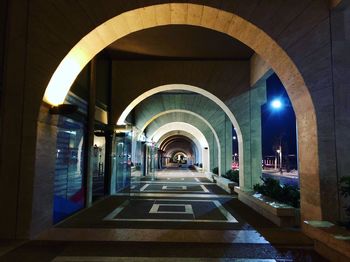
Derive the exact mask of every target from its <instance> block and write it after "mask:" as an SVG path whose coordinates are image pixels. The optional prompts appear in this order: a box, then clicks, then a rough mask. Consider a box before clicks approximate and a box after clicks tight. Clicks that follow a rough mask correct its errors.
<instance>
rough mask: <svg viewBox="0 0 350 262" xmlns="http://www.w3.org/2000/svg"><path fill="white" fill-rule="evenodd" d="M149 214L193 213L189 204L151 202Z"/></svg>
mask: <svg viewBox="0 0 350 262" xmlns="http://www.w3.org/2000/svg"><path fill="white" fill-rule="evenodd" d="M149 213H150V214H188V215H193V209H192V205H190V204H153V206H152V208H151V210H150V211H149Z"/></svg>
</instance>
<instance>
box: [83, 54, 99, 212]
mask: <svg viewBox="0 0 350 262" xmlns="http://www.w3.org/2000/svg"><path fill="white" fill-rule="evenodd" d="M89 82H90V83H89V98H88V115H87V136H86V144H87V146H86V151H87V158H86V159H87V163H86V183H85V185H86V202H85V203H86V206H87V207H89V206H91V204H92V183H93V155H94V125H95V105H96V59H93V60H91V62H90V79H89Z"/></svg>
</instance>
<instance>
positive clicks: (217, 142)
mask: <svg viewBox="0 0 350 262" xmlns="http://www.w3.org/2000/svg"><path fill="white" fill-rule="evenodd" d="M171 113H185V114H189V115H193V116H194V117H196V118H198V119H200V120H201V121H202V122H204V123H205V124H206V125H207V126H208V128H209V129H210V131H211V132H212V133H213V135H214V138H215V141H216V144H217V147H218V170H219V175H221V171H222V170H221V147H220V146H221V143H220V139H219V136H218V135H217V133H216V131H215V129H214V127H213V126H212V125H211V124H210V123H209V121H208V120H206V119H205V118H204V117H202V116H201V115H199V114H197V113H194V112H192V111H189V110H183V109H174V110H167V111H163V112H161V113H158V114H156V115H154V116H152V117H151V118H150V119H149V120H148V121H147V122H146V123H145V124H144V126H143V127H142V128H141V133H142V132H143V131H144V130H145V129H146V128H147V126H148V125H150V124H151V123H152V122H153V121H154V120H156V119H157V118H159V117H161V116H164V115H167V114H171ZM231 114H232V113H231ZM151 137H152V136H151ZM204 147H208V145H207V146H204ZM209 170H210V169H209ZM240 172H241V173H242V175H243V169H241V171H240Z"/></svg>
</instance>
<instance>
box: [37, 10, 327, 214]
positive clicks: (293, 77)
mask: <svg viewBox="0 0 350 262" xmlns="http://www.w3.org/2000/svg"><path fill="white" fill-rule="evenodd" d="M170 24H184V25H193V26H200V27H205V28H209V29H213V30H216V31H219V32H221V33H225V34H228V35H229V36H231V37H233V38H236V39H238V40H239V41H241V42H243V43H244V44H245V45H247V46H249V47H250V48H251V49H253V50H254V51H255V52H256V53H257V54H259V55H260V56H261V57H262V59H264V60H265V61H266V62H267V63H268V64H269V65H270V66H271V67H272V69H273V70H274V71H275V72H276V73H277V74H278V76H279V78H280V79H281V81H282V83H283V85H284V86H285V88H286V90H287V92H288V95H289V97H290V99H291V101H292V104H293V107H294V110H295V113H296V117H297V124H298V138H299V144H298V149H299V157H300V168H299V169H300V178H301V190H302V194H301V195H302V201H301V208H302V209H305V210H308V209H310V210H313V212H312V218H313V219H322V209H321V192H320V178H319V158H318V134H317V123H316V122H317V118H316V114H315V109H314V106H313V103H312V100H311V96H310V94H309V92H308V89H307V87H306V85H305V82H304V79H303V77H302V75H301V74H300V72H299V70H298V68H297V67H296V65H295V64H294V63H293V61H292V60H291V58H290V57H289V56H288V55H287V54H286V52H285V51H284V50H283V49H282V48H281V47H280V46H279V45H278V44H277V43H276V42H275V41H274V40H273V39H272V38H271V37H270V36H269V35H268V34H266V33H265V32H264V31H263V30H261V29H260V28H258V27H257V26H255V25H254V24H252V23H250V22H248V21H247V20H245V19H243V18H241V17H239V16H237V15H235V14H233V13H230V12H226V11H223V10H220V9H217V8H213V7H209V6H205V5H198V4H189V3H167V4H159V5H152V6H147V7H143V8H138V9H134V10H131V11H128V12H125V13H122V14H120V15H118V16H115V17H114V18H112V19H110V20H108V21H106V22H104V23H102V24H101V25H99V26H98V27H96V28H95V29H94V30H92V31H91V32H90V33H88V34H87V35H86V36H85V37H83V38H82V39H81V40H80V41H79V42H78V43H77V44H76V45H75V46H74V47H73V48H72V49H71V50H70V52H69V53H68V54H67V55H66V57H64V59H63V60H62V61H61V63H60V64H59V66H58V68H57V69H56V71H55V72H54V74H53V76H52V78H51V79H50V82H49V84H48V87H47V89H46V91H45V94H44V100H45V101H46V102H48V103H50V104H52V105H58V104H60V103H62V102H63V101H64V98H65V96H66V94H67V93H68V90H69V88H70V87H71V85H72V83H73V81H74V80H75V78H76V77H77V76H78V74H79V73H80V71H81V70H82V69H83V68H84V67H85V65H86V64H87V63H88V62H89V61H90V60H91V59H92V58H93V57H94V56H95V55H96V54H98V53H99V52H100V51H101V50H103V49H104V48H105V47H107V46H108V45H110V44H111V43H113V42H114V41H116V40H118V39H120V38H122V37H123V36H125V35H128V34H130V33H132V32H135V31H139V30H142V29H147V28H151V27H155V26H161V25H170ZM235 127H236V126H235ZM236 128H237V127H236ZM237 135H238V137H239V134H238V133H237ZM306 142H307V143H306ZM240 155H242V154H240ZM311 160H312V161H311ZM311 182H312V184H313V185H314V186H310V184H311ZM304 183H305V184H307V185H306V186H308V187H311V188H312V193H308V192H307V190H305V191H303V185H304ZM303 192H304V194H303ZM306 195H307V196H306Z"/></svg>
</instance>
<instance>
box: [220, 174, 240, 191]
mask: <svg viewBox="0 0 350 262" xmlns="http://www.w3.org/2000/svg"><path fill="white" fill-rule="evenodd" d="M216 184H217V185H218V186H219V187H221V188H222V189H223V190H225V191H226V192H227V193H229V194H232V193H234V188H235V187H236V186H238V184H237V183H236V182H233V181H231V180H229V179H227V178H224V177H220V176H218V177H217V178H216Z"/></svg>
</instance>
